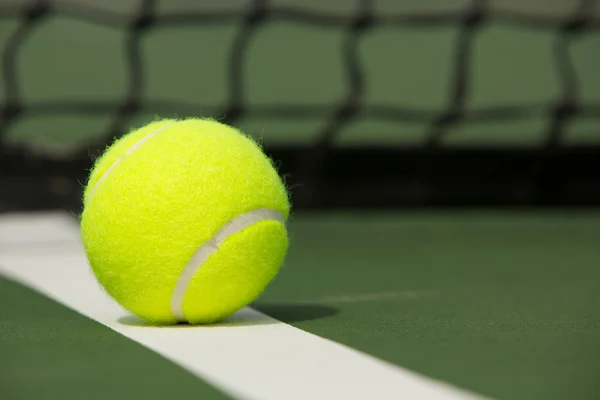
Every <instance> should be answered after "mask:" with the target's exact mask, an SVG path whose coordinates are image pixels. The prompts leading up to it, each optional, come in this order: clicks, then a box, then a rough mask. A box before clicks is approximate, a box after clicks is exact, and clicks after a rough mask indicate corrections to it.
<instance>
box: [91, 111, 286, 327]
mask: <svg viewBox="0 0 600 400" xmlns="http://www.w3.org/2000/svg"><path fill="white" fill-rule="evenodd" d="M83 202H84V206H83V212H82V214H81V236H82V240H83V244H84V248H85V251H86V254H87V257H88V259H89V262H90V266H91V268H92V271H93V272H94V274H95V276H96V278H97V279H98V281H99V283H100V284H101V285H102V286H103V287H104V289H105V290H106V292H107V293H108V294H109V295H110V296H112V297H113V298H114V299H115V300H116V301H117V302H118V303H119V304H121V305H122V306H123V307H124V308H126V309H127V310H129V311H131V312H132V313H134V314H136V315H138V316H140V317H142V318H144V319H146V320H148V321H150V322H152V323H156V324H173V323H177V322H189V323H194V324H195V323H211V322H216V321H218V320H221V319H223V318H225V317H227V316H229V315H231V314H233V313H234V312H236V311H237V310H239V309H240V308H242V307H244V306H246V305H248V304H249V303H250V302H252V301H253V300H254V299H255V298H256V297H257V296H259V295H260V294H261V292H262V291H263V290H264V289H265V287H266V286H267V285H268V284H269V282H270V281H271V280H272V279H273V278H274V277H275V275H276V274H277V272H278V270H279V268H280V265H281V264H282V262H283V260H284V257H285V255H286V252H287V248H288V236H287V230H286V226H285V223H286V221H287V218H288V216H289V212H290V203H289V198H288V194H287V191H286V188H285V185H284V183H283V182H282V181H281V178H280V177H279V175H278V173H277V171H276V169H275V168H274V166H273V164H272V162H271V160H270V159H269V158H267V156H266V155H265V154H264V153H263V151H262V149H261V148H260V147H259V146H258V145H257V144H256V143H255V142H254V141H253V140H252V139H250V138H249V137H247V136H245V135H244V134H242V133H241V132H239V131H238V130H236V129H234V128H232V127H230V126H227V125H225V124H222V123H220V122H217V121H214V120H209V119H183V120H159V121H155V122H152V123H149V124H147V125H146V126H143V127H142V128H140V129H137V130H134V131H133V132H130V133H129V134H127V135H125V136H123V137H122V138H120V139H118V140H117V141H115V143H113V144H112V145H111V146H110V147H109V148H108V149H107V150H106V152H105V153H104V154H103V155H102V156H101V157H100V158H99V159H98V160H97V162H96V163H95V165H94V167H93V169H92V171H91V174H90V177H89V181H88V183H87V186H86V188H85V192H84V196H83Z"/></svg>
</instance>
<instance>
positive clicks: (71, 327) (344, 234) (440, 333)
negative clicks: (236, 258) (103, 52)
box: [0, 212, 600, 400]
mask: <svg viewBox="0 0 600 400" xmlns="http://www.w3.org/2000/svg"><path fill="white" fill-rule="evenodd" d="M5 218H6V217H5ZM3 221H6V219H0V223H2V222H3ZM290 232H291V237H292V246H291V251H290V254H289V257H288V259H287V263H286V266H285V268H284V269H283V270H282V272H281V274H280V276H279V277H278V278H277V280H276V281H275V282H274V283H273V284H272V285H271V286H270V287H269V289H268V291H267V292H266V293H265V294H264V296H263V297H262V298H260V300H259V301H257V302H256V304H254V308H256V309H257V310H260V311H262V312H263V313H265V314H267V315H269V316H271V317H274V318H275V319H277V320H279V321H282V322H284V323H287V324H291V325H293V326H294V327H296V328H299V329H300V330H303V331H306V332H310V333H313V334H316V335H318V336H321V337H324V338H328V339H332V340H334V341H337V342H339V343H342V344H344V345H348V346H350V347H352V348H355V349H358V350H360V351H362V352H365V353H367V354H370V355H373V356H375V357H377V358H380V359H383V360H385V361H389V362H391V363H393V364H396V365H398V366H401V367H403V368H407V369H409V370H413V371H416V372H418V373H420V374H423V375H425V376H428V377H432V378H435V379H439V380H442V381H445V382H448V383H450V384H452V385H455V386H458V387H460V388H464V389H467V390H469V391H472V392H475V393H477V394H481V395H483V396H486V397H491V398H498V399H566V398H572V399H595V398H597V394H598V391H599V390H600V368H599V367H600V317H599V313H598V307H599V306H600V268H599V261H600V246H598V243H599V242H600V213H597V212H589V213H586V212H578V213H575V212H571V213H569V212H562V213H540V212H531V213H508V212H506V213H503V212H496V213H492V212H487V213H481V212H471V213H466V212H465V213H459V212H454V213H451V212H430V213H425V212H413V213H389V214H386V213H379V214H361V215H360V216H357V215H354V214H349V213H327V214H305V213H300V214H299V215H297V216H296V217H295V218H294V221H293V222H292V223H291V226H290ZM32 236H35V234H33V235H32ZM10 243H11V242H10V241H9V238H8V236H4V237H3V238H2V240H0V263H3V265H2V267H0V271H2V270H3V269H4V270H6V268H8V269H10V265H4V264H5V263H6V262H5V261H2V260H7V258H6V257H4V256H6V254H7V253H8V252H10V253H11V254H13V258H12V259H13V260H14V259H15V258H14V255H15V254H17V255H18V253H19V252H22V253H23V257H26V256H28V254H29V253H28V250H27V247H22V248H18V247H16V246H15V245H14V243H13V244H12V245H11V244H10ZM42 244H43V243H42ZM37 245H38V247H37V255H38V256H40V257H41V258H40V259H41V260H43V259H44V257H46V254H47V259H48V263H44V262H42V263H41V265H39V268H40V270H41V269H43V268H48V267H49V266H52V265H53V264H51V263H50V259H51V258H52V257H53V254H55V253H57V252H58V251H60V243H57V244H53V243H52V242H48V243H45V246H46V248H45V250H44V248H43V247H39V245H40V243H37ZM9 259H10V258H9ZM53 268H60V267H56V266H54V267H53ZM82 268H85V266H82ZM46 273H48V271H46ZM77 284H78V282H77V280H73V281H72V282H69V284H68V285H66V286H65V288H68V287H70V286H69V285H77ZM65 290H68V289H65ZM0 300H1V301H0V315H1V316H2V317H1V318H0V360H1V364H0V390H2V398H3V399H11V400H12V399H67V400H68V399H80V398H87V399H109V398H111V399H112V398H115V399H116V398H127V399H129V398H156V399H164V398H175V397H180V396H186V397H190V396H194V397H197V398H202V399H207V400H208V399H219V398H229V395H226V394H224V393H223V392H222V391H220V390H218V389H216V388H215V386H214V385H213V383H212V382H211V381H210V380H205V379H202V378H199V377H197V376H195V375H194V374H192V373H190V372H187V371H186V370H185V369H183V368H181V367H179V366H177V365H176V364H175V363H172V362H171V361H168V360H167V359H166V358H164V357H162V356H160V355H158V354H156V353H155V352H153V351H151V350H149V349H147V348H146V347H144V346H142V345H140V344H138V343H136V342H135V341H133V340H130V339H127V338H125V337H124V336H122V335H121V334H119V333H117V332H115V331H113V330H111V329H108V328H106V327H105V326H103V325H101V324H100V323H98V322H96V321H93V320H91V319H88V318H86V317H83V316H81V315H80V314H78V313H76V312H75V311H72V310H70V309H69V308H67V307H65V306H63V305H61V304H58V303H56V302H55V301H53V300H50V299H49V298H47V297H45V296H43V295H40V294H38V293H37V292H36V291H34V290H32V289H30V288H28V287H26V286H23V285H21V284H18V283H16V282H14V281H12V280H10V279H4V278H0ZM149 329H161V328H149ZM191 329H198V330H202V329H210V328H205V327H197V328H191ZM232 329H235V328H232ZM215 351H216V350H215ZM198 356H199V357H201V356H202V355H200V354H199V355H198ZM331 362H335V360H331ZM265 381H267V382H268V379H266V380H265ZM267 384H268V383H267ZM289 390H290V391H294V388H293V387H290V388H289Z"/></svg>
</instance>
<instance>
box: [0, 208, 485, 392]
mask: <svg viewBox="0 0 600 400" xmlns="http://www.w3.org/2000/svg"><path fill="white" fill-rule="evenodd" d="M56 238H61V240H65V241H68V242H69V243H70V245H69V246H68V247H67V246H60V248H59V249H56V251H50V252H49V251H48V248H47V247H41V248H38V249H37V250H36V248H35V245H32V247H30V248H28V249H27V250H25V248H24V247H23V246H22V245H23V244H24V243H26V242H27V241H32V240H34V243H35V242H37V243H38V245H39V244H40V243H41V244H43V242H44V241H52V240H56ZM78 238H79V235H78V226H77V225H76V221H75V220H74V219H73V217H72V216H71V215H69V214H53V215H46V216H44V217H42V218H41V219H40V218H39V216H35V215H34V216H26V215H23V216H20V217H11V218H2V217H0V274H2V275H5V276H8V277H11V278H13V279H15V280H17V281H19V282H21V283H23V284H25V285H27V286H29V287H31V288H34V289H36V290H38V291H40V292H41V293H43V294H45V295H47V296H48V297H50V298H53V299H55V300H56V301H58V302H60V303H62V304H64V305H66V306H68V307H70V308H72V309H74V310H76V311H78V312H80V313H81V314H83V315H85V316H87V317H89V318H92V319H94V320H96V321H98V322H100V323H102V324H104V325H106V326H107V327H109V328H111V329H113V330H115V331H116V332H119V333H120V334H122V335H124V336H126V337H128V338H131V339H133V340H135V341H137V342H139V343H141V344H142V345H144V346H146V347H148V348H150V349H152V350H154V351H155V352H157V353H159V354H161V355H163V356H164V357H166V358H168V359H170V360H172V361H173V362H175V363H176V364H179V365H181V366H182V367H184V368H186V369H188V370H189V371H191V372H192V373H194V374H196V375H197V376H199V377H202V378H204V379H206V380H207V381H208V382H210V383H212V384H213V385H215V386H216V387H218V388H220V389H221V390H223V391H224V392H226V393H228V394H230V395H232V396H234V397H236V398H238V399H251V400H253V399H256V400H258V399H261V400H281V399H286V400H306V399H311V400H320V399H324V400H325V399H326V400H332V399H345V400H353V399H357V400H359V399H360V400H364V399H378V400H384V399H427V400H435V399H477V398H480V397H477V396H475V395H473V394H470V393H468V392H466V391H462V390H460V389H456V388H453V387H451V386H450V385H447V384H444V383H441V382H438V381H435V380H432V379H429V378H425V377H422V376H420V375H417V374H415V373H413V372H410V371H408V370H404V369H402V368H399V367H397V366H394V365H391V364H389V363H386V362H383V361H381V360H379V359H376V358H374V357H371V356H369V355H367V354H364V353H362V352H359V351H356V350H354V349H351V348H349V347H347V346H344V345H341V344H338V343H335V342H333V341H330V340H327V339H324V338H321V337H318V336H315V335H312V334H310V333H307V332H304V331H302V330H299V329H297V328H294V327H292V326H290V325H287V324H284V323H282V322H279V321H277V320H275V319H273V318H270V317H268V316H266V315H264V314H262V313H260V312H258V311H256V310H253V309H250V308H246V309H243V310H241V311H240V312H238V313H237V314H236V315H235V316H234V317H233V318H232V320H231V322H230V323H226V324H222V325H216V326H211V327H191V326H179V327H166V328H157V327H148V326H143V325H136V324H135V323H131V322H129V323H128V322H127V321H132V319H131V318H124V316H126V315H127V314H126V313H125V312H124V311H123V310H122V309H121V308H120V307H119V306H118V305H117V304H116V303H115V302H113V301H112V300H111V299H110V298H109V297H108V296H107V295H106V294H105V293H104V292H103V291H102V290H101V289H100V287H99V286H98V284H97V283H96V281H95V280H94V278H93V276H92V275H91V274H90V270H89V267H88V264H87V260H86V257H85V253H84V251H83V248H82V247H81V244H80V242H79V239H78ZM11 244H13V245H17V244H20V245H19V246H16V247H14V250H11V247H12V246H11Z"/></svg>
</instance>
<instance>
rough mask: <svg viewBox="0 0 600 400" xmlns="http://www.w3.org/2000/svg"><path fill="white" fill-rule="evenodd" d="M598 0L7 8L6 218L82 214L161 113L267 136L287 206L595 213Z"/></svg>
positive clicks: (278, 0)
mask: <svg viewBox="0 0 600 400" xmlns="http://www.w3.org/2000/svg"><path fill="white" fill-rule="evenodd" d="M599 28H600V1H596V0H487V1H486V0H419V1H417V0H410V1H407V0H403V1H400V0H270V1H267V0H220V1H192V0H103V1H96V0H64V1H63V0H43V1H42V0H38V1H34V0H1V1H0V49H1V51H2V60H1V63H0V73H1V75H0V154H1V155H0V211H14V210H35V209H46V208H66V209H70V210H74V211H78V210H79V209H80V197H81V187H82V184H83V183H85V180H86V176H87V170H88V169H89V168H90V166H91V163H92V161H93V159H94V157H96V156H98V155H99V154H100V152H101V151H102V150H103V149H104V148H105V146H106V144H107V143H109V142H110V141H111V140H112V139H113V138H114V137H118V136H119V135H122V134H124V133H126V132H127V131H128V130H130V129H131V128H134V127H137V126H139V125H141V124H144V123H146V122H148V121H150V120H152V119H153V118H155V117H174V116H178V117H187V116H205V117H213V118H218V119H221V120H223V121H224V122H227V123H230V124H232V125H235V126H237V127H239V128H241V129H242V130H244V131H245V132H247V133H249V134H252V135H253V136H254V137H256V138H257V139H259V140H260V141H261V142H262V143H263V144H264V145H265V147H266V149H267V151H268V152H269V154H270V155H271V156H273V158H274V159H275V160H276V161H277V163H278V166H279V168H280V170H281V172H282V174H283V175H284V176H285V177H286V180H287V183H288V185H289V186H290V187H291V188H292V195H293V200H294V205H295V207H296V208H297V209H309V208H311V209H314V208H330V209H331V208H373V207H392V208H393V207H424V206H438V207H439V206H490V205H491V206H583V205H588V206H589V205H598V204H600V174H599V173H598V171H600V29H599Z"/></svg>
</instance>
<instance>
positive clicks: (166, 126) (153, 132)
mask: <svg viewBox="0 0 600 400" xmlns="http://www.w3.org/2000/svg"><path fill="white" fill-rule="evenodd" d="M176 123H177V122H171V123H170V124H167V125H165V126H161V127H160V128H158V129H155V130H153V131H152V132H150V133H149V134H147V135H146V136H144V137H143V138H141V139H140V140H138V141H137V142H135V143H134V145H133V146H131V147H130V148H129V149H128V150H127V151H126V152H125V153H123V154H121V155H120V156H119V158H117V159H116V160H115V161H114V162H113V163H112V164H111V165H110V167H108V169H107V170H106V171H104V173H103V174H102V176H101V177H100V179H98V181H97V182H96V184H95V185H94V187H92V190H90V194H89V196H88V198H91V197H92V195H93V194H94V191H95V190H96V188H97V187H98V185H99V184H100V182H102V181H103V180H104V178H105V177H106V176H108V174H109V173H110V172H111V171H112V170H113V169H114V168H115V167H116V166H117V165H118V164H119V163H120V162H121V161H123V159H124V158H125V157H126V156H128V155H130V154H131V153H133V152H134V151H135V150H137V149H138V148H139V147H140V146H141V145H142V144H144V143H145V142H146V141H147V140H148V139H150V138H151V137H153V136H155V135H156V134H157V133H158V132H160V131H163V130H165V129H167V128H168V127H170V126H172V125H174V124H176Z"/></svg>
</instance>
